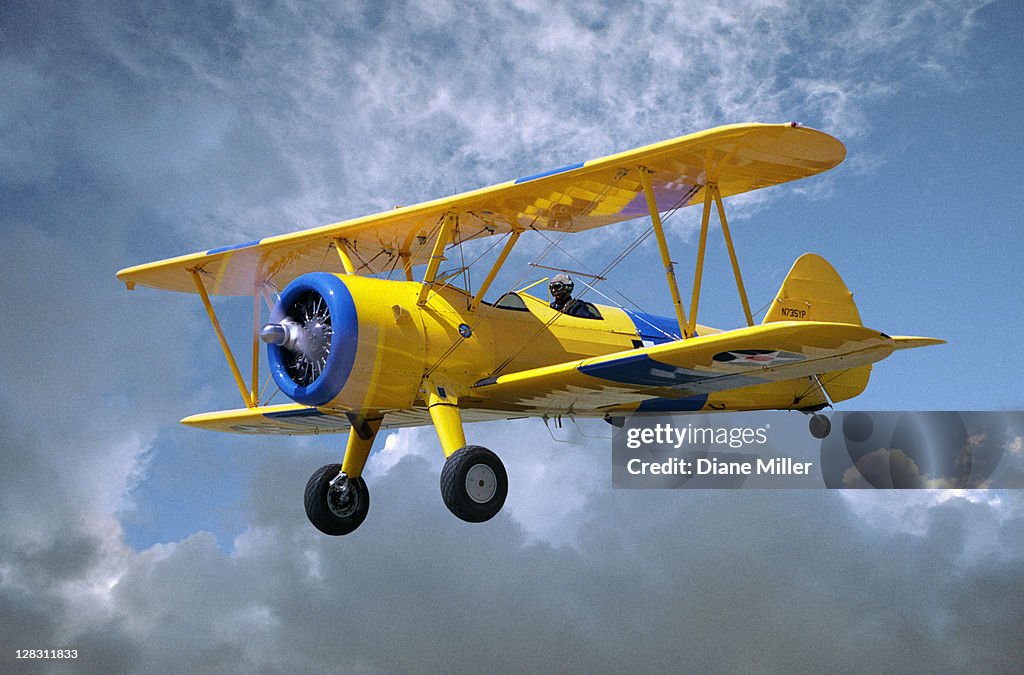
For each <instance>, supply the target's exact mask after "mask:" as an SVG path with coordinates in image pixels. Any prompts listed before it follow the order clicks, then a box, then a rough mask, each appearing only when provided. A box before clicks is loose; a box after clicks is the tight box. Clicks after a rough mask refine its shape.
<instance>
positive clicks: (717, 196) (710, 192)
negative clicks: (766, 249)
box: [689, 183, 754, 335]
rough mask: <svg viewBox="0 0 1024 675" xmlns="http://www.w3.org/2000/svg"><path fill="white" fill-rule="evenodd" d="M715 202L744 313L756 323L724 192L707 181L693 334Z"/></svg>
mask: <svg viewBox="0 0 1024 675" xmlns="http://www.w3.org/2000/svg"><path fill="white" fill-rule="evenodd" d="M712 201H714V202H715V207H716V208H717V209H718V221H719V223H720V224H721V226H722V234H723V235H725V246H726V248H727V249H728V250H729V262H731V263H732V273H733V276H735V277H736V290H737V291H739V294H740V302H741V303H742V304H743V314H744V316H745V317H746V319H747V325H748V326H753V325H754V317H753V316H752V315H751V313H750V302H749V301H748V300H747V291H746V288H744V286H743V275H741V274H740V263H739V261H738V260H737V258H736V249H735V248H734V247H733V245H732V235H731V234H730V233H729V222H728V221H727V220H726V219H725V206H723V205H722V193H721V192H720V191H719V190H718V184H717V183H706V184H705V185H704V212H703V213H702V214H701V218H700V243H699V244H698V245H697V264H696V265H695V266H694V271H693V297H692V298H691V300H690V325H689V334H691V335H692V334H693V331H694V329H695V328H696V327H697V307H698V304H699V303H700V282H701V276H702V275H703V271H704V253H705V251H706V250H707V244H708V221H709V220H710V218H711V202H712Z"/></svg>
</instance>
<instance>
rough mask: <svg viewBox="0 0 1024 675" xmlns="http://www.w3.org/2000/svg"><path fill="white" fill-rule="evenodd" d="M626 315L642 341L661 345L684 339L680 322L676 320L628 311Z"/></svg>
mask: <svg viewBox="0 0 1024 675" xmlns="http://www.w3.org/2000/svg"><path fill="white" fill-rule="evenodd" d="M626 315H627V316H628V317H629V319H630V321H632V322H633V326H634V327H635V328H636V332H637V334H638V335H639V336H640V339H641V340H644V341H645V342H653V343H654V344H656V345H660V344H661V343H663V342H671V341H673V340H678V339H680V338H681V337H682V336H681V335H680V334H679V322H678V321H677V320H676V319H674V318H669V317H667V316H657V315H655V314H648V313H647V312H633V311H631V310H628V309H627V310H626Z"/></svg>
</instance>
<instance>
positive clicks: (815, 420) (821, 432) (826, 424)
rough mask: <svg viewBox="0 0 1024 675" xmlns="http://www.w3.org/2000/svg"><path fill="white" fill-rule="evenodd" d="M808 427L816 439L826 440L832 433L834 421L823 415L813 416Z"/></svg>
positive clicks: (816, 414)
mask: <svg viewBox="0 0 1024 675" xmlns="http://www.w3.org/2000/svg"><path fill="white" fill-rule="evenodd" d="M807 425H808V427H809V428H810V430H811V436H814V437H815V438H825V437H827V436H828V435H829V433H831V432H832V421H831V420H830V419H829V418H828V417H826V416H824V415H822V414H821V413H815V414H813V415H811V419H810V420H808V422H807Z"/></svg>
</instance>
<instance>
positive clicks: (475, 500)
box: [441, 445, 508, 523]
mask: <svg viewBox="0 0 1024 675" xmlns="http://www.w3.org/2000/svg"><path fill="white" fill-rule="evenodd" d="M507 496H508V474H507V473H505V467H504V465H503V464H502V463H501V460H500V459H498V456H497V455H496V454H494V453H493V452H491V451H490V450H488V449H487V448H484V447H481V446H479V445H467V446H466V447H464V448H462V449H460V450H458V451H456V452H455V453H454V454H453V455H452V456H451V457H449V458H448V460H447V461H446V462H445V463H444V468H443V469H442V470H441V497H442V498H443V499H444V505H445V506H447V507H448V510H449V511H451V512H452V513H454V514H455V516H456V517H458V518H461V519H462V520H465V521H466V522H468V523H482V522H484V521H485V520H490V519H491V518H493V517H494V516H495V515H497V513H498V511H500V510H501V507H502V505H503V504H504V503H505V497H507Z"/></svg>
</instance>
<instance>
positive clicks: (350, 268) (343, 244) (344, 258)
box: [334, 237, 356, 274]
mask: <svg viewBox="0 0 1024 675" xmlns="http://www.w3.org/2000/svg"><path fill="white" fill-rule="evenodd" d="M347 244H348V242H347V241H345V240H344V239H342V238H341V237H338V238H337V239H335V240H334V250H335V251H337V252H338V257H339V258H341V266H342V267H344V268H345V274H355V273H356V268H355V265H353V264H352V258H351V257H350V256H349V254H348V249H347Z"/></svg>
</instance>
